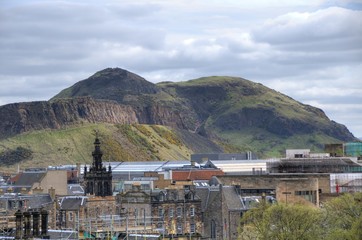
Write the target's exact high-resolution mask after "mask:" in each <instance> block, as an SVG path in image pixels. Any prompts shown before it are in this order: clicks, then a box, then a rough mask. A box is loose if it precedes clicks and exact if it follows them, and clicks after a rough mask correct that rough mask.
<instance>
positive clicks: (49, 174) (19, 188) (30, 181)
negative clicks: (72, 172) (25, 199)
mask: <svg viewBox="0 0 362 240" xmlns="http://www.w3.org/2000/svg"><path fill="white" fill-rule="evenodd" d="M14 179H15V180H14V182H13V185H11V187H12V189H13V192H23V193H29V194H38V193H48V192H49V191H50V190H52V189H54V190H55V194H56V195H67V192H68V190H67V171H66V170H46V169H28V170H26V171H24V172H21V173H19V174H18V176H16V178H14ZM4 187H6V188H8V186H4Z"/></svg>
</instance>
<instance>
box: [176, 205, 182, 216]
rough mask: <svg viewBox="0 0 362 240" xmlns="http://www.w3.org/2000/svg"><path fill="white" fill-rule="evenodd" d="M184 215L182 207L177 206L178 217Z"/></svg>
mask: <svg viewBox="0 0 362 240" xmlns="http://www.w3.org/2000/svg"><path fill="white" fill-rule="evenodd" d="M181 216H182V208H181V207H178V208H177V217H181Z"/></svg>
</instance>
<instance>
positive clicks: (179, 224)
mask: <svg viewBox="0 0 362 240" xmlns="http://www.w3.org/2000/svg"><path fill="white" fill-rule="evenodd" d="M182 233H183V232H182V223H180V222H178V223H177V234H182Z"/></svg>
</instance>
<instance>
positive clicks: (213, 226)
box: [210, 220, 216, 239]
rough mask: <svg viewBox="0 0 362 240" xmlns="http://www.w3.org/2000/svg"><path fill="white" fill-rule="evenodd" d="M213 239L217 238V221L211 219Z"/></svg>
mask: <svg viewBox="0 0 362 240" xmlns="http://www.w3.org/2000/svg"><path fill="white" fill-rule="evenodd" d="M210 230H211V234H210V235H211V236H210V237H211V239H215V238H216V223H215V220H211V229H210Z"/></svg>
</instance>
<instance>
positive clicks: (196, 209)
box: [151, 186, 203, 239]
mask: <svg viewBox="0 0 362 240" xmlns="http://www.w3.org/2000/svg"><path fill="white" fill-rule="evenodd" d="M151 208H152V217H153V225H154V228H155V229H159V230H160V232H161V235H162V236H167V237H168V238H170V239H173V238H176V237H177V238H179V239H181V238H185V239H191V238H192V239H198V238H200V237H201V236H202V232H203V222H202V214H201V212H202V209H201V199H200V198H199V197H198V196H197V194H196V190H195V189H194V188H193V187H192V186H185V188H184V189H165V190H159V191H155V192H152V196H151Z"/></svg>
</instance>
